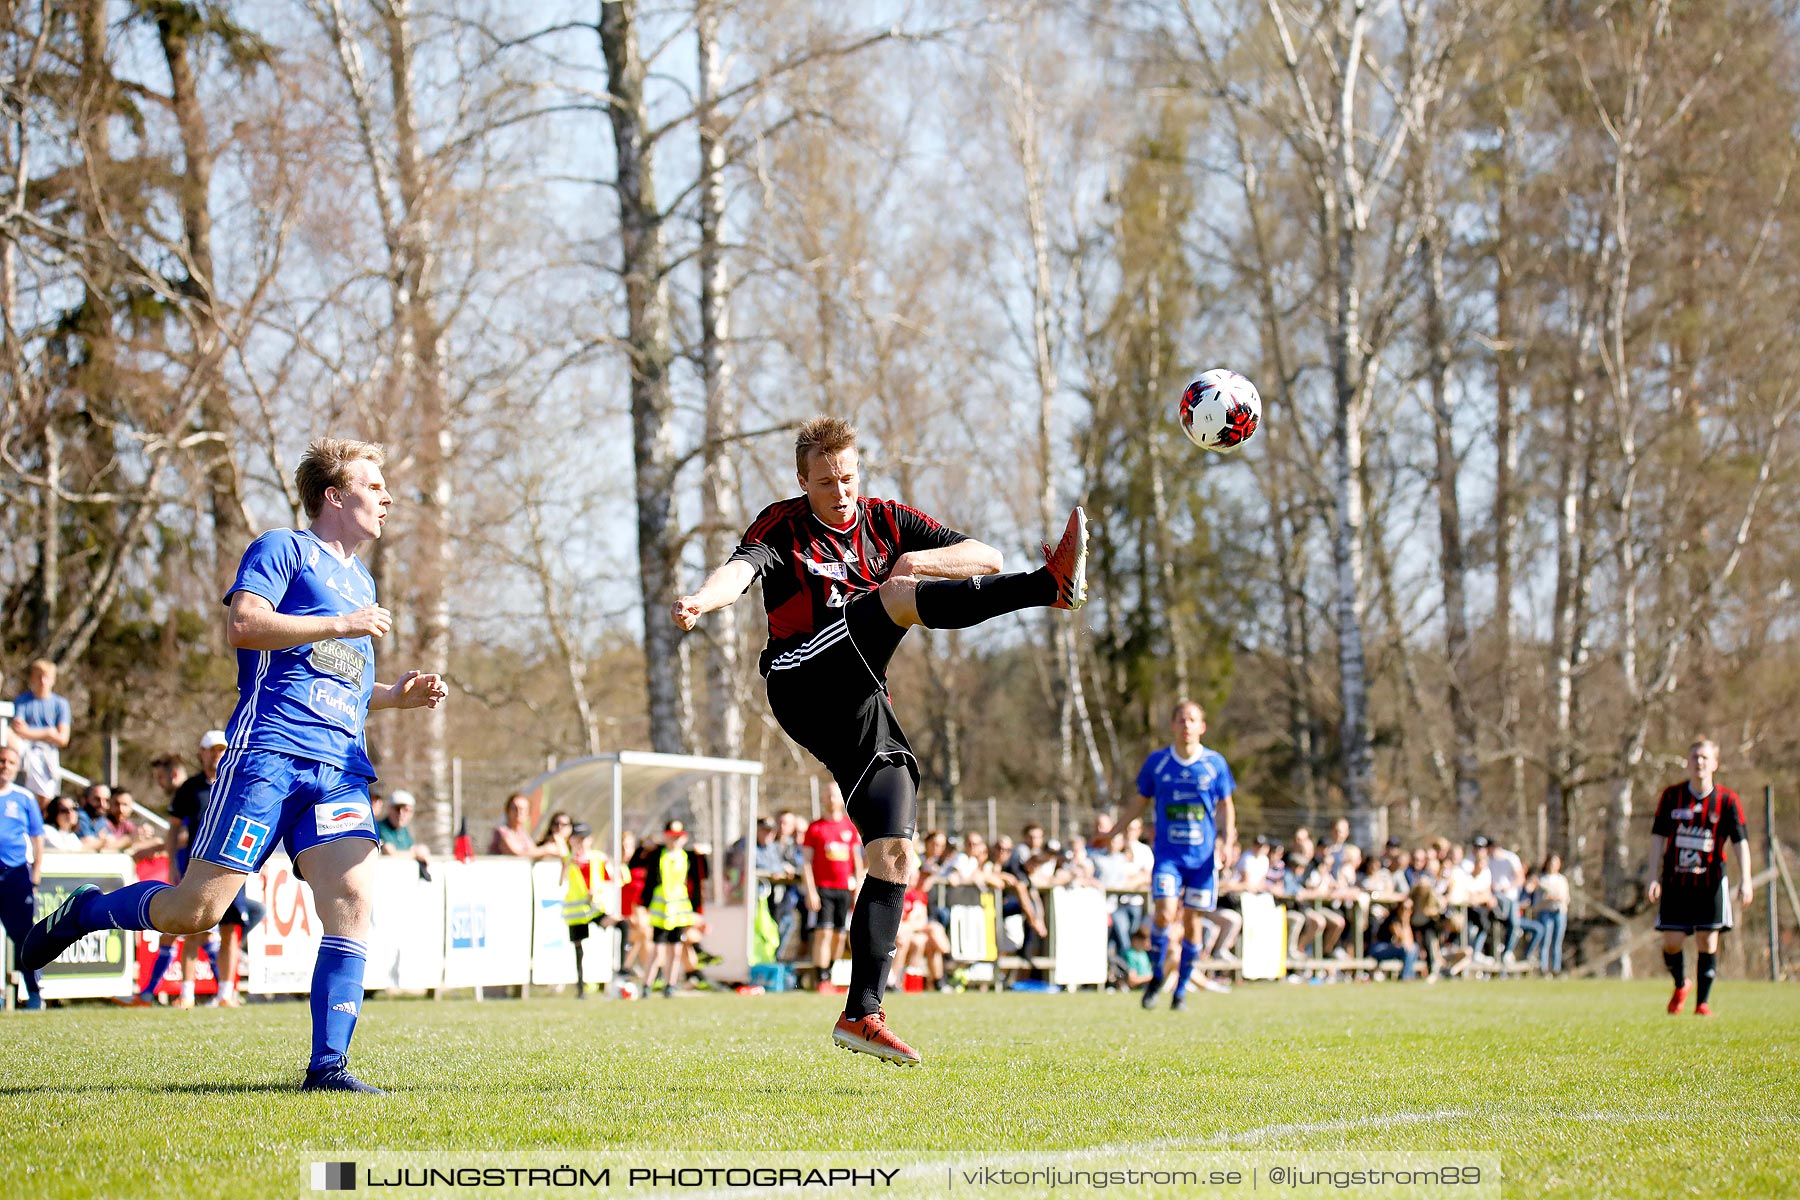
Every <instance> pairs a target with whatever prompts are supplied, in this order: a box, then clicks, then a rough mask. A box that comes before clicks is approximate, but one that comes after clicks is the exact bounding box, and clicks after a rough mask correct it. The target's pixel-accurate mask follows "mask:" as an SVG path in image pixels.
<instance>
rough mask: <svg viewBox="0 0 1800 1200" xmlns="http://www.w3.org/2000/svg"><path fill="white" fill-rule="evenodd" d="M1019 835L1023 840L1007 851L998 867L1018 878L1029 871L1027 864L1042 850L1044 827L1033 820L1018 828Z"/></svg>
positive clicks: (1023, 876) (1021, 877)
mask: <svg viewBox="0 0 1800 1200" xmlns="http://www.w3.org/2000/svg"><path fill="white" fill-rule="evenodd" d="M1020 836H1021V837H1023V838H1024V839H1025V840H1024V841H1022V842H1019V843H1018V844H1017V845H1015V846H1014V847H1013V848H1012V849H1011V850H1010V851H1008V852H1007V854H1006V857H1005V858H1004V859H1002V860H1001V863H1000V869H1001V870H1002V871H1005V872H1006V873H1007V874H1008V875H1016V876H1018V877H1019V878H1020V879H1024V878H1025V877H1026V876H1027V875H1029V874H1030V873H1031V872H1030V869H1029V867H1028V866H1027V864H1028V863H1030V862H1031V860H1032V859H1033V858H1035V857H1037V856H1038V855H1039V854H1041V853H1042V852H1043V849H1044V827H1043V826H1042V825H1039V824H1038V823H1037V822H1036V821H1033V822H1032V823H1031V824H1029V825H1027V826H1026V827H1025V828H1024V829H1022V830H1020Z"/></svg>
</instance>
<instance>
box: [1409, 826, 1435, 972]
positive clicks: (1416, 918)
mask: <svg viewBox="0 0 1800 1200" xmlns="http://www.w3.org/2000/svg"><path fill="white" fill-rule="evenodd" d="M1421 854H1423V852H1421ZM1406 896H1407V900H1408V902H1409V903H1408V909H1409V911H1410V912H1411V913H1412V929H1413V935H1414V937H1416V938H1417V939H1418V943H1419V949H1420V952H1421V953H1423V954H1424V955H1425V972H1426V974H1428V975H1436V974H1437V972H1438V965H1439V964H1438V936H1439V934H1440V933H1441V932H1442V928H1443V926H1442V922H1443V918H1444V898H1443V897H1442V896H1441V895H1439V894H1438V890H1437V887H1436V881H1435V880H1433V879H1432V877H1431V876H1430V875H1428V874H1424V873H1421V874H1420V876H1419V881H1418V882H1417V883H1415V884H1413V885H1412V887H1411V888H1409V889H1408V890H1407V893H1406Z"/></svg>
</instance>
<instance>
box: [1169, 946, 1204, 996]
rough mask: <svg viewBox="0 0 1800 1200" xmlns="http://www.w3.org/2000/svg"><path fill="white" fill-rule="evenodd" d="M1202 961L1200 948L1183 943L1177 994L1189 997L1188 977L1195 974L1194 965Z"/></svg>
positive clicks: (1177, 979)
mask: <svg viewBox="0 0 1800 1200" xmlns="http://www.w3.org/2000/svg"><path fill="white" fill-rule="evenodd" d="M1199 961H1200V947H1199V946H1198V945H1196V944H1195V943H1193V942H1187V941H1184V942H1182V943H1181V973H1180V974H1179V975H1177V976H1175V994H1176V995H1177V996H1185V995H1187V985H1188V976H1189V975H1192V974H1193V973H1194V964H1195V963H1197V962H1199Z"/></svg>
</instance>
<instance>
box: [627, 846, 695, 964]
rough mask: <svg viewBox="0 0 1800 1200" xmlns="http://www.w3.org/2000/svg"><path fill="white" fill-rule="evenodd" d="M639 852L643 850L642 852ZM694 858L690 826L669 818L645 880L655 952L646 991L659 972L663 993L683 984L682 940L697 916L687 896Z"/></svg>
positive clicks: (646, 901) (645, 894)
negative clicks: (689, 844)
mask: <svg viewBox="0 0 1800 1200" xmlns="http://www.w3.org/2000/svg"><path fill="white" fill-rule="evenodd" d="M640 853H642V852H641V851H640ZM692 861H693V857H692V855H690V854H689V853H688V834H687V827H686V826H684V825H683V824H682V823H681V822H680V821H670V822H669V823H668V825H666V826H665V827H664V828H663V838H662V847H661V849H660V850H659V851H657V852H656V855H655V857H654V858H652V859H651V860H650V869H649V872H648V873H647V875H646V876H645V879H644V905H645V907H647V908H648V909H649V910H650V940H651V943H652V945H653V946H654V947H655V953H654V955H653V956H652V958H651V960H650V973H649V974H648V975H647V976H645V978H644V993H645V994H646V995H648V994H649V993H650V991H651V989H652V988H654V987H655V986H656V977H657V974H658V973H659V972H660V973H661V975H662V980H663V996H664V997H665V998H667V997H670V996H673V995H674V994H675V989H676V988H677V987H679V986H680V984H681V979H682V975H683V973H684V969H685V967H686V963H685V962H684V961H683V958H682V953H681V945H682V940H683V939H684V938H685V937H686V935H687V930H688V926H690V925H692V924H694V922H695V921H696V920H697V917H696V916H695V913H694V905H693V901H692V900H691V899H690V898H689V895H688V872H689V869H690V866H691V863H692Z"/></svg>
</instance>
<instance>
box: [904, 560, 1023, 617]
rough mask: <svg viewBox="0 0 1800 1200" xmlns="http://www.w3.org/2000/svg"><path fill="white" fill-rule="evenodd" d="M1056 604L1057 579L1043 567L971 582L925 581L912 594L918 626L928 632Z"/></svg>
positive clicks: (964, 580)
mask: <svg viewBox="0 0 1800 1200" xmlns="http://www.w3.org/2000/svg"><path fill="white" fill-rule="evenodd" d="M1054 603H1056V580H1054V579H1052V578H1051V577H1050V572H1049V571H1047V570H1043V569H1041V568H1040V569H1039V570H1036V571H1020V572H1018V573H1016V574H1012V575H976V576H973V577H971V578H969V579H922V580H920V581H919V586H918V589H917V590H916V591H915V592H914V593H913V606H914V607H915V608H917V609H918V610H919V624H921V625H923V626H925V628H927V629H967V628H968V627H969V626H971V625H979V624H981V623H982V622H983V621H987V620H991V619H992V618H994V617H998V616H1001V615H1003V614H1005V613H1009V612H1018V611H1019V610H1020V609H1022V608H1046V607H1048V606H1050V605H1052V604H1054Z"/></svg>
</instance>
